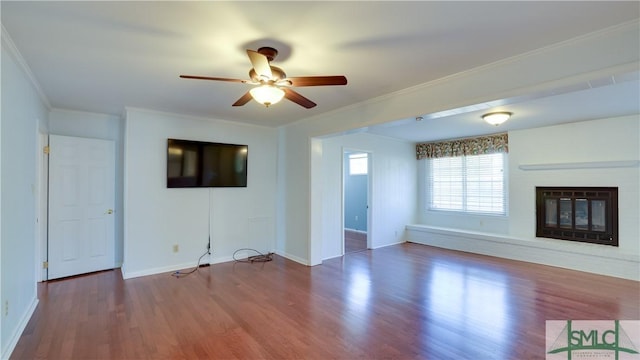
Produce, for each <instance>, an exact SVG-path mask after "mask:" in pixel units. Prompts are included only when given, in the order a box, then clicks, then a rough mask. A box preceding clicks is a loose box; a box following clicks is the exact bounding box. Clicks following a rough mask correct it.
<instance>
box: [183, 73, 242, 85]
mask: <svg viewBox="0 0 640 360" xmlns="http://www.w3.org/2000/svg"><path fill="white" fill-rule="evenodd" d="M180 77H181V78H183V79H196V80H215V81H229V82H239V83H243V84H246V83H248V82H249V81H248V80H241V79H228V78H220V77H208V76H196V75H180Z"/></svg>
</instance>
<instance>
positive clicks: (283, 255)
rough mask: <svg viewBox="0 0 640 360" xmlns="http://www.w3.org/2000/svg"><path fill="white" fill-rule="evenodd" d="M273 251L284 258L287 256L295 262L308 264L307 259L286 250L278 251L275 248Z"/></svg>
mask: <svg viewBox="0 0 640 360" xmlns="http://www.w3.org/2000/svg"><path fill="white" fill-rule="evenodd" d="M275 253H276V254H278V255H280V256H282V257H284V258H287V259H289V260H291V261H295V262H297V263H299V264H302V265H306V266H310V265H309V261H308V260H307V259H303V258H301V257H299V256H295V255H291V254H289V253H286V252H283V251H278V250H276V251H275Z"/></svg>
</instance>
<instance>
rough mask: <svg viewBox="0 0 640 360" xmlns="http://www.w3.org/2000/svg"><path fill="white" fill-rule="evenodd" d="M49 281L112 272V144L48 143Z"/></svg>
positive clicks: (57, 139) (65, 139)
mask: <svg viewBox="0 0 640 360" xmlns="http://www.w3.org/2000/svg"><path fill="white" fill-rule="evenodd" d="M49 146H50V150H51V151H50V153H49V245H48V248H49V251H48V261H49V271H48V279H57V278H61V277H65V276H72V275H78V274H84V273H88V272H93V271H99V270H105V269H112V268H114V267H115V237H114V233H115V232H114V215H113V209H114V203H115V144H114V142H113V141H110V140H99V139H86V138H77V137H69V136H59V135H51V136H50V138H49Z"/></svg>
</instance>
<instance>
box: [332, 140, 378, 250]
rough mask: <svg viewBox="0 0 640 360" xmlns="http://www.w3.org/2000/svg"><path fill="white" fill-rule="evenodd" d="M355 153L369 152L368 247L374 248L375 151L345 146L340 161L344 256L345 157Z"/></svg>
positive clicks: (343, 248) (341, 223) (341, 221)
mask: <svg viewBox="0 0 640 360" xmlns="http://www.w3.org/2000/svg"><path fill="white" fill-rule="evenodd" d="M353 153H365V154H367V231H366V233H367V249H371V248H372V245H371V244H372V241H371V240H372V235H371V234H372V231H371V229H372V228H373V222H372V216H371V214H372V209H373V206H372V204H373V191H372V189H373V152H371V151H369V150H362V149H357V148H350V147H343V148H342V152H341V153H340V156H341V158H340V163H341V164H342V177H341V179H340V181H341V182H342V187H341V194H342V202H341V212H340V227H341V238H342V256H344V255H345V236H344V229H345V227H344V226H345V222H344V216H345V197H346V184H345V178H346V175H347V174H346V172H347V166H346V161H347V160H345V157H346V155H347V154H353Z"/></svg>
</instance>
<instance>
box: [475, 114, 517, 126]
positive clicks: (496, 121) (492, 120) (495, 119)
mask: <svg viewBox="0 0 640 360" xmlns="http://www.w3.org/2000/svg"><path fill="white" fill-rule="evenodd" d="M511 115H512V114H511V113H510V112H506V111H500V112H492V113H488V114H484V115H482V118H483V119H484V121H486V122H488V123H489V124H491V125H494V126H498V125H500V124H502V123H503V122H505V121H507V120H509V118H510V117H511Z"/></svg>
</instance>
